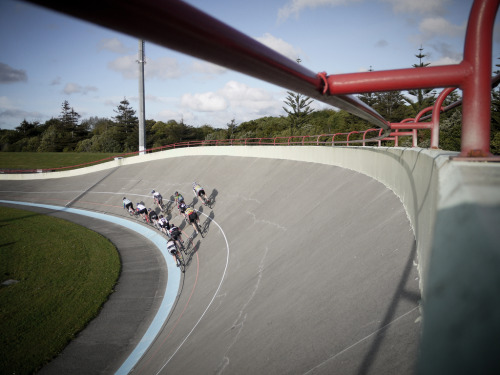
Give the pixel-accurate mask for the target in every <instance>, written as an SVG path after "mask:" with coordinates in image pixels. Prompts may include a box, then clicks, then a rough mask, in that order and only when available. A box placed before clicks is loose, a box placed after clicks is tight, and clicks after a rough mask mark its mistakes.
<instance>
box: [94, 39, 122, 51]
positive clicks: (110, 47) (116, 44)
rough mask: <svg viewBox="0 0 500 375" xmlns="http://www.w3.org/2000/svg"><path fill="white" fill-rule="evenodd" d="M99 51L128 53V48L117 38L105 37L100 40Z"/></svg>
mask: <svg viewBox="0 0 500 375" xmlns="http://www.w3.org/2000/svg"><path fill="white" fill-rule="evenodd" d="M98 46H99V51H102V50H106V51H111V52H114V53H119V54H123V53H127V52H128V48H127V47H125V46H124V45H123V43H122V42H120V41H119V40H118V39H117V38H105V39H102V40H101V41H100V42H99V45H98Z"/></svg>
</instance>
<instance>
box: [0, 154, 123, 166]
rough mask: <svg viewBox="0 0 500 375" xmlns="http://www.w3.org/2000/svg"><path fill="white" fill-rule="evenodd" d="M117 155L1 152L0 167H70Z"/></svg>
mask: <svg viewBox="0 0 500 375" xmlns="http://www.w3.org/2000/svg"><path fill="white" fill-rule="evenodd" d="M115 155H116V154H109V153H93V152H0V169H50V168H59V167H68V166H73V165H79V164H83V163H88V162H92V161H96V160H101V159H105V158H108V157H111V156H115ZM107 161H109V160H107Z"/></svg>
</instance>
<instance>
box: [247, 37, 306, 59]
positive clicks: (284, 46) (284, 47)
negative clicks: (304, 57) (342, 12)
mask: <svg viewBox="0 0 500 375" xmlns="http://www.w3.org/2000/svg"><path fill="white" fill-rule="evenodd" d="M255 39H257V40H258V41H259V42H260V43H262V44H264V45H265V46H267V47H269V48H271V49H273V50H275V51H276V52H278V53H280V54H282V55H284V56H286V57H288V58H289V59H291V60H293V61H295V60H297V58H299V56H300V55H301V53H302V50H301V49H300V48H295V47H293V46H292V45H291V44H289V43H287V42H285V41H284V40H283V39H280V38H276V37H275V36H273V35H271V34H269V33H265V34H264V35H263V36H261V37H259V38H255Z"/></svg>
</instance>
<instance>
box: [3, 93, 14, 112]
mask: <svg viewBox="0 0 500 375" xmlns="http://www.w3.org/2000/svg"><path fill="white" fill-rule="evenodd" d="M0 109H15V106H14V104H13V103H12V101H11V100H10V99H9V98H8V97H6V96H0Z"/></svg>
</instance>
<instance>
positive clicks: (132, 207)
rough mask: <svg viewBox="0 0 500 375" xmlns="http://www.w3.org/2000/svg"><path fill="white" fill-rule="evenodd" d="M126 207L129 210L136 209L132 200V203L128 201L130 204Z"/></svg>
mask: <svg viewBox="0 0 500 375" xmlns="http://www.w3.org/2000/svg"><path fill="white" fill-rule="evenodd" d="M125 208H126V209H127V210H130V209H134V206H133V205H132V202H130V203H128V204H126V205H125Z"/></svg>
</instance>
